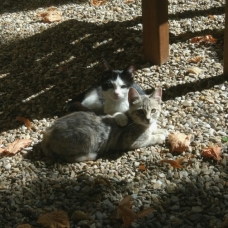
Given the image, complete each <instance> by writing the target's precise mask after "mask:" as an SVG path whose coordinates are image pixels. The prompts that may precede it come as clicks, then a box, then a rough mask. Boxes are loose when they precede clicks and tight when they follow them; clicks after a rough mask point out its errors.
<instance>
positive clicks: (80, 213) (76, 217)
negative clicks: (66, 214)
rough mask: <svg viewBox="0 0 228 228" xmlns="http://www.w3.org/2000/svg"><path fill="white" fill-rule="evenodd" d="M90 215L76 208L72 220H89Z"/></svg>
mask: <svg viewBox="0 0 228 228" xmlns="http://www.w3.org/2000/svg"><path fill="white" fill-rule="evenodd" d="M87 219H88V215H87V214H86V213H85V212H84V211H80V210H76V211H74V213H73V214H72V216H71V220H73V221H75V222H76V221H81V220H87Z"/></svg>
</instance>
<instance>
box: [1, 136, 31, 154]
mask: <svg viewBox="0 0 228 228" xmlns="http://www.w3.org/2000/svg"><path fill="white" fill-rule="evenodd" d="M31 143H32V140H31V139H17V140H16V141H14V142H13V143H11V144H10V145H9V146H7V147H6V148H5V150H4V152H6V154H8V155H14V154H16V153H18V152H20V151H21V150H22V149H23V148H25V147H27V146H30V145H31Z"/></svg>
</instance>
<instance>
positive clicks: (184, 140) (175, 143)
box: [168, 132, 192, 152]
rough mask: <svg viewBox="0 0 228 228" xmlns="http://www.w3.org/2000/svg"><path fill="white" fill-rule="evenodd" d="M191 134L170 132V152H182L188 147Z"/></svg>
mask: <svg viewBox="0 0 228 228" xmlns="http://www.w3.org/2000/svg"><path fill="white" fill-rule="evenodd" d="M191 137H192V135H185V134H184V133H179V132H172V133H171V134H170V135H169V136H168V139H169V142H170V144H171V152H173V151H176V152H183V151H184V150H186V149H188V148H189V144H190V141H191Z"/></svg>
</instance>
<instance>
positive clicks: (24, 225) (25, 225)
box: [16, 224, 32, 228]
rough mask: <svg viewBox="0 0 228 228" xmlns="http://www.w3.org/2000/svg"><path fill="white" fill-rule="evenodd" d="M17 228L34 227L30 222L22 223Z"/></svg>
mask: <svg viewBox="0 0 228 228" xmlns="http://www.w3.org/2000/svg"><path fill="white" fill-rule="evenodd" d="M16 228H32V226H31V225H29V224H21V225H18V226H17V227H16Z"/></svg>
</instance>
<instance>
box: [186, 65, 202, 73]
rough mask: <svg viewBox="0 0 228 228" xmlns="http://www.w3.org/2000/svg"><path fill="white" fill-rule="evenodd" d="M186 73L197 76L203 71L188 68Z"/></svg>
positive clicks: (197, 68) (196, 68)
mask: <svg viewBox="0 0 228 228" xmlns="http://www.w3.org/2000/svg"><path fill="white" fill-rule="evenodd" d="M187 72H188V73H192V74H197V75H199V74H201V73H202V72H203V70H202V69H200V68H199V67H190V68H188V69H187Z"/></svg>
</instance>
